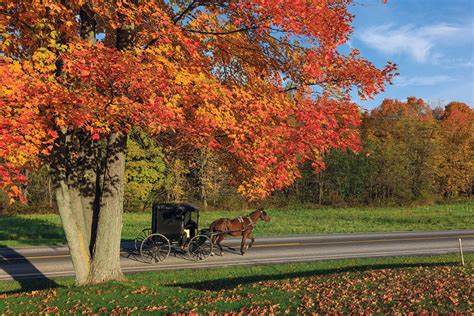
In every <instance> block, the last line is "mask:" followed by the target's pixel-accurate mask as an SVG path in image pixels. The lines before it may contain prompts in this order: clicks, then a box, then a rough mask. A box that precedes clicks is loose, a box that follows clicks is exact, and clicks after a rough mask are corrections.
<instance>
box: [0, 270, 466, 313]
mask: <svg viewBox="0 0 474 316" xmlns="http://www.w3.org/2000/svg"><path fill="white" fill-rule="evenodd" d="M471 272H472V271H471V269H469V268H462V267H459V266H432V267H426V266H425V267H404V268H387V269H375V270H352V271H342V272H341V271H340V272H338V273H335V272H332V273H328V272H324V271H318V270H316V271H314V272H313V273H312V272H308V271H306V272H304V273H301V274H300V275H296V276H293V277H292V278H285V276H284V275H278V274H277V275H269V276H268V277H267V279H266V280H262V281H254V282H252V280H251V279H247V280H245V281H242V282H240V279H239V283H236V285H235V286H231V284H232V282H235V279H232V278H229V279H219V280H214V281H203V282H200V283H188V284H181V285H168V286H162V285H159V284H147V286H145V285H143V284H140V283H137V284H125V285H122V284H120V283H117V284H113V285H109V286H103V287H100V290H97V288H93V289H90V290H88V291H85V292H82V290H83V289H82V290H81V288H69V289H50V290H39V291H32V292H23V293H12V294H3V295H2V296H1V297H0V299H1V301H0V306H1V305H3V306H5V310H2V308H0V314H1V313H5V314H16V313H17V312H18V311H21V312H33V313H57V312H62V311H66V312H69V313H87V314H91V313H96V314H109V313H112V314H130V313H140V312H143V313H147V312H148V313H149V312H158V313H173V314H172V315H181V314H185V315H190V313H192V314H194V315H197V314H199V313H205V314H219V315H221V314H227V315H236V314H313V313H319V314H328V313H329V314H338V313H348V312H351V313H359V314H370V313H401V314H406V313H416V314H424V313H430V312H437V313H451V314H452V313H454V314H460V313H462V314H469V313H471V312H472V289H471V288H472V284H471V278H470V273H471ZM255 277H258V276H255ZM260 278H261V277H260ZM216 284H219V285H218V286H216ZM206 287H207V288H206ZM65 298H66V299H65ZM3 303H5V304H3ZM25 308H26V309H25Z"/></svg>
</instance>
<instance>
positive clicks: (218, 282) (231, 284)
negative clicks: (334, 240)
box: [169, 262, 456, 291]
mask: <svg viewBox="0 0 474 316" xmlns="http://www.w3.org/2000/svg"><path fill="white" fill-rule="evenodd" d="M453 264H456V263H454V262H442V263H398V264H390V263H387V264H373V265H362V266H354V267H344V268H329V269H316V270H309V271H298V272H287V273H280V274H267V275H253V276H244V277H234V278H222V279H215V280H208V281H199V282H186V283H180V284H170V285H169V286H170V287H183V288H189V289H193V290H201V291H208V290H209V291H219V290H228V289H233V288H236V287H237V286H239V285H246V284H251V283H255V282H261V281H278V280H284V279H292V278H305V277H312V276H322V275H330V274H334V273H344V272H363V271H368V270H380V269H393V268H410V267H431V266H446V265H453ZM268 267H269V268H270V269H271V268H272V266H270V265H269V266H268Z"/></svg>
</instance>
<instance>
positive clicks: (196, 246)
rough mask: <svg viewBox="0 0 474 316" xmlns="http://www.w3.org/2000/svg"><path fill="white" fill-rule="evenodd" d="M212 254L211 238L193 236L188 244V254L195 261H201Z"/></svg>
mask: <svg viewBox="0 0 474 316" xmlns="http://www.w3.org/2000/svg"><path fill="white" fill-rule="evenodd" d="M211 253H212V242H211V238H209V237H208V236H206V235H197V236H194V237H193V238H192V239H191V241H190V242H189V246H188V254H189V256H190V257H191V259H193V260H195V261H203V260H206V259H207V258H209V256H210V255H211Z"/></svg>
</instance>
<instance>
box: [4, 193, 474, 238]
mask: <svg viewBox="0 0 474 316" xmlns="http://www.w3.org/2000/svg"><path fill="white" fill-rule="evenodd" d="M247 213H248V211H229V212H222V211H213V212H201V223H200V227H201V228H205V227H208V225H209V224H210V223H211V222H212V221H213V220H214V219H216V218H220V217H237V216H240V215H246V214H247ZM268 213H269V215H270V216H271V217H272V220H271V222H269V223H259V224H258V225H257V227H256V228H255V230H254V233H255V235H257V236H270V235H293V234H326V233H353V232H387V231H413V230H449V229H468V228H473V227H474V201H468V202H459V203H452V204H436V205H432V206H413V207H383V208H375V207H374V208H321V209H307V208H294V209H270V210H268ZM150 222H151V212H147V213H125V214H124V226H123V232H122V239H124V240H133V239H134V238H135V236H136V234H137V233H138V232H140V231H141V230H142V229H143V228H147V227H149V226H150ZM64 242H65V240H64V233H63V230H62V227H61V220H60V218H59V216H58V215H56V214H47V215H18V216H8V217H0V246H3V247H14V246H28V245H46V244H49V245H54V244H63V243H64Z"/></svg>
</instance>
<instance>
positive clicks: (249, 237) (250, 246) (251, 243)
mask: <svg viewBox="0 0 474 316" xmlns="http://www.w3.org/2000/svg"><path fill="white" fill-rule="evenodd" d="M247 239H250V244H249V246H248V248H247V249H250V248H252V246H253V243H254V242H255V238H253V236H252V233H250V234H249V235H248V236H247Z"/></svg>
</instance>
